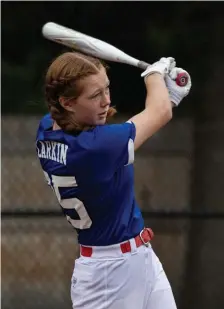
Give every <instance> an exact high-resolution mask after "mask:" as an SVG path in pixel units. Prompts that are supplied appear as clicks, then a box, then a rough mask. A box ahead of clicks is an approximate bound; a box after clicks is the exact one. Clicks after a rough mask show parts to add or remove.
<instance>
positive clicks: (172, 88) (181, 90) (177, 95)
mask: <svg viewBox="0 0 224 309" xmlns="http://www.w3.org/2000/svg"><path fill="white" fill-rule="evenodd" d="M180 73H185V74H186V75H187V77H188V82H187V84H186V85H185V86H179V85H177V83H176V78H177V75H178V74H180ZM165 83H166V86H167V89H168V91H169V96H170V101H171V102H173V103H174V104H175V106H178V105H179V104H180V102H181V101H182V100H183V98H184V97H186V96H187V95H188V93H189V92H190V89H191V85H192V84H191V77H190V75H189V74H188V72H187V71H185V70H183V69H181V68H173V69H172V70H171V71H170V73H168V74H166V75H165Z"/></svg>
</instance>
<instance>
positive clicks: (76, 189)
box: [36, 114, 144, 246]
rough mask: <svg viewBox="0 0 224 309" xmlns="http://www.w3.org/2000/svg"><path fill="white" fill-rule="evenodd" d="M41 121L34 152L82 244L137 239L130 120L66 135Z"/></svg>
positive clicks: (137, 211)
mask: <svg viewBox="0 0 224 309" xmlns="http://www.w3.org/2000/svg"><path fill="white" fill-rule="evenodd" d="M52 126H53V121H52V119H51V117H50V115H49V114H47V115H46V116H44V117H43V118H42V120H41V122H40V125H39V128H38V131H37V138H36V150H37V155H38V157H39V159H40V163H41V166H42V169H43V172H44V175H45V177H46V180H47V181H48V184H49V185H50V186H51V187H52V189H53V190H54V192H55V194H56V196H57V199H58V201H59V204H60V205H61V208H62V211H63V213H64V215H65V216H66V218H67V220H68V221H69V222H70V223H71V225H72V226H73V227H74V228H75V229H76V231H77V233H78V242H79V243H80V244H83V245H92V246H106V245H111V244H116V243H120V242H122V241H125V240H127V239H130V238H132V237H135V236H136V235H137V234H139V233H140V231H141V230H142V229H143V227H144V222H143V218H142V215H141V212H140V209H139V207H138V205H137V203H136V200H135V195H134V172H133V161H134V139H135V125H134V124H133V123H129V122H126V123H123V124H113V125H102V126H96V127H94V128H92V129H89V130H87V131H83V132H79V134H78V133H77V132H76V133H75V132H73V133H71V134H69V133H65V132H64V131H62V130H55V131H53V130H52Z"/></svg>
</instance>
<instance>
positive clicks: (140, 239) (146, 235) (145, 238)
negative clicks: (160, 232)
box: [80, 228, 154, 257]
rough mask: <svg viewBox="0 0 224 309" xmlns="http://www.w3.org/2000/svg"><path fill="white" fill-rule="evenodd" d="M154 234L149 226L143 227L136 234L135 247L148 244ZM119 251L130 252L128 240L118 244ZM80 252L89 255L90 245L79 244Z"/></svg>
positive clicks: (90, 251)
mask: <svg viewBox="0 0 224 309" xmlns="http://www.w3.org/2000/svg"><path fill="white" fill-rule="evenodd" d="M153 236H154V233H153V231H152V230H151V229H150V228H144V229H143V230H142V231H141V232H140V234H139V235H137V236H136V237H135V238H134V239H135V243H136V247H137V248H138V247H140V246H142V245H145V246H148V245H149V243H150V241H151V240H152V238H153ZM120 248H121V252H122V253H127V252H131V243H130V241H129V240H128V241H126V242H124V243H122V244H120ZM80 253H81V255H82V256H86V257H91V256H92V253H93V248H92V247H84V246H82V245H81V246H80Z"/></svg>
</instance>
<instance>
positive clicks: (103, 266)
mask: <svg viewBox="0 0 224 309" xmlns="http://www.w3.org/2000/svg"><path fill="white" fill-rule="evenodd" d="M130 242H131V252H128V253H122V252H121V250H120V245H119V244H118V245H112V246H107V247H93V254H92V256H91V257H83V256H80V257H79V258H78V259H77V260H76V261H75V268H74V272H73V275H72V280H71V298H72V304H73V309H176V304H175V300H174V297H173V293H172V290H171V286H170V284H169V281H168V279H167V277H166V274H165V272H164V270H163V267H162V264H161V262H160V261H159V259H158V257H157V256H156V254H155V253H154V251H153V249H152V247H151V245H150V244H149V246H148V247H146V246H144V245H142V246H140V247H139V248H136V245H135V241H134V239H131V240H130Z"/></svg>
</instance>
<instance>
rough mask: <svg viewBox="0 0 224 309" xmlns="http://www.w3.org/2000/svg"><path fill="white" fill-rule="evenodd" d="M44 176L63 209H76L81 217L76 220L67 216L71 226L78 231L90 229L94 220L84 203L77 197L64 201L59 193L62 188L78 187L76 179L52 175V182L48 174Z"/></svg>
mask: <svg viewBox="0 0 224 309" xmlns="http://www.w3.org/2000/svg"><path fill="white" fill-rule="evenodd" d="M44 176H45V178H46V180H47V182H48V185H49V186H51V188H52V189H53V190H54V192H55V194H56V197H57V199H58V202H59V204H60V205H61V207H62V208H64V209H74V210H75V211H76V212H77V214H78V215H79V217H80V220H74V219H72V218H71V217H70V216H68V215H66V217H67V220H68V221H69V222H70V223H71V225H72V226H73V227H74V228H76V229H88V228H90V226H91V225H92V220H91V219H90V217H89V215H88V213H87V211H86V208H85V206H84V204H83V202H82V201H80V200H79V199H77V198H75V197H73V198H69V199H62V198H61V195H60V192H59V188H60V187H64V188H66V187H67V188H68V187H69V188H72V187H77V186H78V185H77V182H76V180H75V177H71V176H55V175H51V178H52V181H51V180H50V177H49V175H48V173H46V172H45V171H44Z"/></svg>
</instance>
